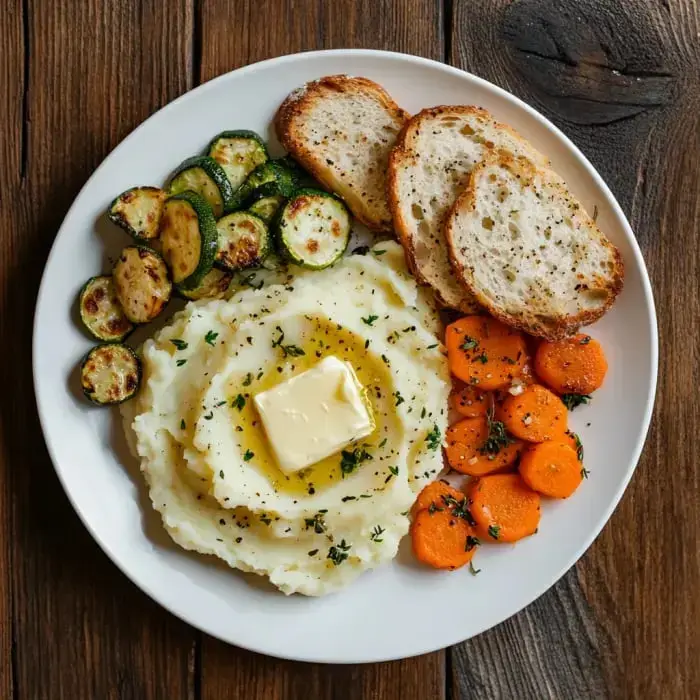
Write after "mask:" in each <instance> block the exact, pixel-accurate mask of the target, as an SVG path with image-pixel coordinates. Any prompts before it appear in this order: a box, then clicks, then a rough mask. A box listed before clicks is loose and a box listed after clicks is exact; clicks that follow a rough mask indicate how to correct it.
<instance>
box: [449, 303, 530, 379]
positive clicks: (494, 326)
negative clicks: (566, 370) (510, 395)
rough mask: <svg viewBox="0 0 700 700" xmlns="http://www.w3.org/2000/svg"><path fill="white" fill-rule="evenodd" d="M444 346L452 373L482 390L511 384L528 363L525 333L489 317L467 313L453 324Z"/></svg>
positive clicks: (450, 326)
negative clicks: (468, 314) (522, 333)
mask: <svg viewBox="0 0 700 700" xmlns="http://www.w3.org/2000/svg"><path fill="white" fill-rule="evenodd" d="M445 345H446V346H447V359H448V362H449V365H450V370H451V371H452V374H454V375H455V377H457V378H458V379H461V380H462V381H463V382H466V383H467V384H470V385H475V386H478V387H479V388H480V389H482V390H493V389H502V388H504V387H506V386H508V385H509V384H510V382H511V381H512V379H513V378H514V377H517V376H518V375H519V374H520V372H521V370H522V368H523V366H524V365H525V363H526V362H527V348H526V346H525V339H524V338H523V336H522V335H521V334H520V333H518V332H517V331H515V330H513V329H512V328H509V327H508V326H506V325H505V324H503V323H501V322H500V321H497V320H496V319H494V318H491V317H490V316H465V317H464V318H460V319H459V320H458V321H455V322H454V323H451V324H450V325H449V326H447V329H446V331H445Z"/></svg>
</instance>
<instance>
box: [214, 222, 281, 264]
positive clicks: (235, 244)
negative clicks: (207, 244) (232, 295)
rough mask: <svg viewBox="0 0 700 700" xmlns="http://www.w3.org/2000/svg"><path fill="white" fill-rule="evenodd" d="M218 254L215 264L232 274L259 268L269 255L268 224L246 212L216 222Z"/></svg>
mask: <svg viewBox="0 0 700 700" xmlns="http://www.w3.org/2000/svg"><path fill="white" fill-rule="evenodd" d="M216 229H217V231H218V233H219V252H218V253H217V254H216V264H217V265H219V266H220V267H222V268H223V269H224V270H228V271H229V272H236V271H237V270H245V269H246V268H249V267H258V266H259V265H260V264H261V263H262V261H263V260H264V259H265V258H266V257H267V254H268V253H269V252H270V247H271V246H270V232H269V230H268V228H267V224H266V223H265V222H264V221H263V220H262V219H260V218H259V217H257V216H255V214H251V213H250V212H247V211H236V212H234V213H233V214H228V215H227V216H225V217H224V218H223V219H219V220H218V221H217V222H216Z"/></svg>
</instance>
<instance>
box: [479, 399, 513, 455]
mask: <svg viewBox="0 0 700 700" xmlns="http://www.w3.org/2000/svg"><path fill="white" fill-rule="evenodd" d="M486 421H487V425H488V429H489V432H488V435H487V436H486V440H485V442H484V444H483V445H482V446H481V447H480V448H479V452H481V454H482V455H497V454H498V453H499V452H500V451H501V447H506V446H507V445H509V444H510V443H511V442H513V438H511V437H510V435H508V433H507V432H506V426H505V425H504V424H503V422H502V421H500V420H494V419H493V409H491V410H490V411H489V412H488V413H487V415H486Z"/></svg>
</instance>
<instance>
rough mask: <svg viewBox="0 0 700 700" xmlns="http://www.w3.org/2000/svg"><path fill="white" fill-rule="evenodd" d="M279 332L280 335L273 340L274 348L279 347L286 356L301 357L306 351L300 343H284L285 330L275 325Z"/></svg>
mask: <svg viewBox="0 0 700 700" xmlns="http://www.w3.org/2000/svg"><path fill="white" fill-rule="evenodd" d="M275 328H276V330H277V332H278V333H279V337H278V338H277V339H276V340H273V341H272V347H273V348H279V349H280V350H282V353H283V355H284V356H285V357H301V356H302V355H306V353H305V352H304V351H303V350H302V348H300V347H299V346H298V345H284V342H283V341H284V331H283V330H282V329H281V328H280V327H279V326H276V327H275Z"/></svg>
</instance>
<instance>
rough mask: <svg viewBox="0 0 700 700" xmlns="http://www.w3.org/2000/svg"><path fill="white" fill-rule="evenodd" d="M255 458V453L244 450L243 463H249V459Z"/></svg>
mask: <svg viewBox="0 0 700 700" xmlns="http://www.w3.org/2000/svg"><path fill="white" fill-rule="evenodd" d="M253 457H255V452H252V451H251V450H246V451H245V454H244V455H243V461H244V462H250V460H251V459H253Z"/></svg>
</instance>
